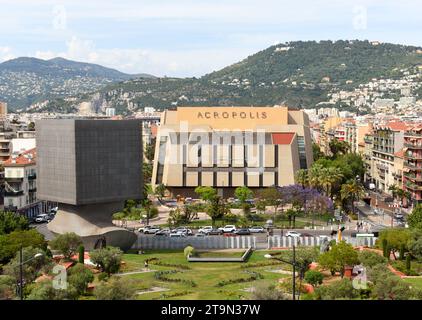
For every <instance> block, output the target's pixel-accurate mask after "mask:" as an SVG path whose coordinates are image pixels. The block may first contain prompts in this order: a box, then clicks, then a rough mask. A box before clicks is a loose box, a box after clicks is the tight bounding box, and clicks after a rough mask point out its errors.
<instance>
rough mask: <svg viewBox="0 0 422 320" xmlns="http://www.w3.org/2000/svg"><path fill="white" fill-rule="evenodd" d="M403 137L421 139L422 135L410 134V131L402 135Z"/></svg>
mask: <svg viewBox="0 0 422 320" xmlns="http://www.w3.org/2000/svg"><path fill="white" fill-rule="evenodd" d="M404 136H405V137H415V138H422V133H417V132H411V131H406V132H405V133H404Z"/></svg>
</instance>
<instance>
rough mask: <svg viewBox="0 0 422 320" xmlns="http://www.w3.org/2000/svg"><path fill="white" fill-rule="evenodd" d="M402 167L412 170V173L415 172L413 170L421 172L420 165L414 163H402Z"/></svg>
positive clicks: (421, 167)
mask: <svg viewBox="0 0 422 320" xmlns="http://www.w3.org/2000/svg"><path fill="white" fill-rule="evenodd" d="M404 166H405V167H407V168H409V169H411V170H413V171H415V170H417V171H422V165H421V164H419V165H416V164H415V163H409V162H405V163H404Z"/></svg>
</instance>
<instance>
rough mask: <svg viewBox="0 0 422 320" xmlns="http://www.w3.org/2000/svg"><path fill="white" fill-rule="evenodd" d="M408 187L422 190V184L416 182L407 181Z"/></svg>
mask: <svg viewBox="0 0 422 320" xmlns="http://www.w3.org/2000/svg"><path fill="white" fill-rule="evenodd" d="M406 188H408V189H410V190H415V191H422V185H418V184H414V183H406Z"/></svg>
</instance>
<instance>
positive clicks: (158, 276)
mask: <svg viewBox="0 0 422 320" xmlns="http://www.w3.org/2000/svg"><path fill="white" fill-rule="evenodd" d="M178 272H181V271H179V270H166V271H157V272H155V274H154V277H155V279H157V280H160V281H167V282H181V283H184V284H187V285H189V286H191V287H196V283H195V281H192V280H185V279H181V278H169V277H167V275H168V274H175V273H178Z"/></svg>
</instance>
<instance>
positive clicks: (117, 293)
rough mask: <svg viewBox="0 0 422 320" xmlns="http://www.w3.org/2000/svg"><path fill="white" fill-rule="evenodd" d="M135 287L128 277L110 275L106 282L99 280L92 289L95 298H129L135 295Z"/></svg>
mask: <svg viewBox="0 0 422 320" xmlns="http://www.w3.org/2000/svg"><path fill="white" fill-rule="evenodd" d="M135 294H136V288H135V287H134V286H133V285H132V282H131V280H130V279H127V278H124V277H123V278H120V277H115V276H113V277H111V278H110V279H109V280H108V281H107V282H101V283H100V284H99V285H98V286H97V287H95V289H94V295H95V298H96V299H97V300H131V299H133V298H134V297H135Z"/></svg>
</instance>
